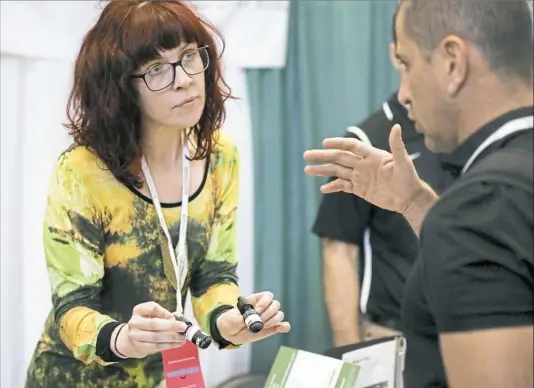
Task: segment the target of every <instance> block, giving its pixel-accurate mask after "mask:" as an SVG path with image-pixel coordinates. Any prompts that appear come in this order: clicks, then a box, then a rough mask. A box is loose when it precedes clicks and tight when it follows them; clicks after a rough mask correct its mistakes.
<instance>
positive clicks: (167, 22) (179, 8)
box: [122, 2, 202, 68]
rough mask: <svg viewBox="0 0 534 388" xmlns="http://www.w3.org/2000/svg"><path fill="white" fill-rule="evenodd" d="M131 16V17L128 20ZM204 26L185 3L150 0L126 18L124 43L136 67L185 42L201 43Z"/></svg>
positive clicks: (127, 54) (126, 52) (125, 49)
mask: <svg viewBox="0 0 534 388" xmlns="http://www.w3.org/2000/svg"><path fill="white" fill-rule="evenodd" d="M128 19H129V20H128ZM201 28H202V27H201V25H200V23H199V21H198V20H197V18H196V16H195V15H194V14H193V12H192V11H191V10H189V9H186V8H185V7H184V6H183V5H178V4H176V5H174V4H173V5H169V4H158V3H157V2H154V3H148V4H146V5H144V6H141V7H138V8H137V9H134V10H132V13H131V15H130V17H129V18H127V20H125V26H124V31H128V32H127V33H124V35H123V37H122V43H123V44H122V45H123V49H124V51H125V54H126V56H127V57H129V58H130V59H131V60H132V61H133V65H134V67H135V68H138V67H140V66H142V65H143V64H145V63H147V62H149V61H152V60H154V59H156V58H158V57H159V56H160V53H161V51H165V50H172V49H174V48H176V47H178V46H180V45H182V44H189V43H199V40H200V36H199V30H200V29H201Z"/></svg>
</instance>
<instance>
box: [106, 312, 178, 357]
mask: <svg viewBox="0 0 534 388" xmlns="http://www.w3.org/2000/svg"><path fill="white" fill-rule="evenodd" d="M186 329H187V327H186V324H185V323H183V322H180V321H177V320H176V319H175V317H174V315H173V314H172V313H171V312H170V311H168V310H166V309H164V308H163V307H161V306H160V305H158V304H157V303H155V302H147V303H141V304H138V305H137V306H135V307H134V309H133V312H132V317H131V318H130V320H129V321H128V323H126V324H125V325H124V327H123V328H122V329H121V326H118V327H117V328H116V329H115V330H114V332H113V335H112V336H111V349H112V351H113V352H114V353H115V354H116V355H117V356H118V357H121V358H145V357H146V356H148V355H150V354H152V353H156V352H160V351H162V350H167V349H172V348H176V347H179V346H182V345H183V344H184V341H185V337H184V336H183V335H182V334H180V333H183V332H185V330H186ZM119 330H120V331H119ZM117 333H118V338H117V339H116V341H115V338H116V336H117ZM115 344H116V347H115Z"/></svg>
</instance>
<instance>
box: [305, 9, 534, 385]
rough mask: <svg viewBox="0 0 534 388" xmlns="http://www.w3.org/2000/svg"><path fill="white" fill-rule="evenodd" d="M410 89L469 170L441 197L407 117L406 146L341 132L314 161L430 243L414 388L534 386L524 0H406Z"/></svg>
mask: <svg viewBox="0 0 534 388" xmlns="http://www.w3.org/2000/svg"><path fill="white" fill-rule="evenodd" d="M396 31H397V38H398V44H397V56H398V58H399V60H400V62H401V64H402V69H401V74H402V77H401V88H400V91H399V100H400V101H401V102H402V103H404V104H410V106H411V111H410V113H411V115H412V117H413V119H414V120H415V122H416V128H417V129H418V130H420V131H421V132H422V133H423V134H424V135H425V144H426V145H427V147H428V148H429V149H431V150H433V151H436V152H441V153H444V154H448V156H447V161H446V163H447V165H448V167H449V168H450V169H451V170H452V171H453V172H454V173H455V174H456V176H457V177H458V178H457V180H456V181H455V182H454V184H453V185H452V186H451V187H450V188H449V189H448V190H447V191H446V192H445V193H444V194H443V195H442V198H440V199H438V197H437V195H436V193H435V192H433V191H432V190H431V189H430V188H429V187H428V185H426V184H425V183H424V182H423V181H421V180H420V178H419V177H418V176H417V173H416V171H415V168H414V166H413V163H412V162H411V160H410V158H409V156H408V153H407V152H406V149H405V146H404V144H403V142H402V138H401V129H400V127H399V126H395V127H394V128H393V129H392V131H391V134H390V147H391V151H392V153H391V154H390V153H388V152H385V151H383V150H379V149H376V148H373V147H369V146H368V145H365V144H364V143H362V142H359V141H357V140H355V139H343V138H339V139H328V140H325V142H324V146H325V147H326V148H329V149H328V150H313V151H308V152H306V153H305V159H307V160H309V161H315V162H322V163H326V164H324V165H318V166H307V167H306V169H305V170H306V172H307V173H308V174H311V175H317V176H336V177H337V178H338V179H337V180H335V181H332V182H330V183H328V184H326V185H324V186H323V187H322V191H323V192H336V191H344V192H350V193H354V194H356V195H359V196H361V197H362V198H364V199H366V200H368V201H369V202H371V203H374V204H375V205H377V206H380V207H383V208H386V209H389V210H394V211H397V212H399V213H401V214H403V215H404V217H405V219H406V220H407V221H408V222H409V223H410V225H411V226H412V228H413V229H414V231H416V232H417V233H419V231H420V247H421V254H420V257H419V258H418V260H417V262H416V263H415V265H414V270H413V271H412V273H411V275H410V278H409V280H408V282H407V284H406V288H405V294H404V298H403V306H402V322H403V332H404V334H405V335H406V338H407V355H406V364H405V367H406V369H405V380H406V387H408V388H426V387H447V386H449V385H450V386H451V387H454V388H464V387H465V388H478V387H480V388H493V387H495V388H497V387H498V388H501V387H510V388H511V387H513V388H531V387H532V386H533V384H534V377H533V368H532V365H533V361H534V360H533V341H534V336H533V332H534V325H533V324H534V295H533V289H534V257H533V256H534V254H533V249H534V246H533V238H532V232H533V229H534V220H533V212H534V203H533V196H532V194H533V186H534V178H533V163H534V151H533V142H534V137H533V129H532V127H533V126H534V118H533V113H534V107H533V100H534V99H533V95H532V93H533V86H534V85H533V69H532V47H533V39H532V37H533V30H532V19H531V16H530V12H529V8H528V5H527V3H526V2H524V1H510V2H498V1H490V0H478V1H452V0H446V1H429V0H409V1H408V0H406V1H405V0H401V4H400V6H399V13H398V18H397V22H396Z"/></svg>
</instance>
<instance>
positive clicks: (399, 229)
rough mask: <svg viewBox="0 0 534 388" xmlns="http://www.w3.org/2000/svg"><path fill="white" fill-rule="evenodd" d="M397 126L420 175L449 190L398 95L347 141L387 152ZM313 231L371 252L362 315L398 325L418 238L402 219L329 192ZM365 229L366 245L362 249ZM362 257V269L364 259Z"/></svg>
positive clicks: (447, 176)
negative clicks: (367, 286) (365, 300)
mask: <svg viewBox="0 0 534 388" xmlns="http://www.w3.org/2000/svg"><path fill="white" fill-rule="evenodd" d="M395 123H399V124H400V125H401V126H402V135H403V139H404V142H405V144H406V147H407V150H408V152H409V153H410V154H411V155H412V158H413V160H414V164H415V167H416V169H417V172H418V173H419V175H420V176H421V177H422V179H424V180H425V181H426V182H428V183H429V184H430V186H431V187H432V188H433V189H434V190H436V191H437V192H441V191H442V190H443V189H444V188H445V187H446V186H447V185H449V183H450V181H451V176H450V174H449V173H447V172H444V171H443V170H442V169H441V166H440V161H439V159H438V157H437V156H436V155H434V154H432V153H431V152H430V151H428V150H427V148H426V147H425V145H424V139H423V136H422V135H421V134H419V133H418V132H416V131H415V128H414V126H413V123H412V122H411V121H410V120H409V119H408V117H407V111H406V109H405V108H404V107H403V106H402V105H401V104H399V102H398V100H397V97H396V95H393V96H391V98H390V99H389V100H388V101H386V102H385V103H384V105H383V107H382V109H380V110H378V111H376V112H375V113H373V114H372V115H371V116H370V117H369V118H367V119H366V120H365V121H364V122H363V123H362V124H361V125H360V126H359V127H358V128H359V129H357V130H356V131H355V132H356V133H354V132H347V134H346V136H350V137H356V138H359V139H360V140H362V141H364V139H363V138H365V137H367V138H368V140H369V141H370V142H371V143H372V144H373V145H374V146H375V147H377V148H381V149H384V150H387V151H389V133H390V131H391V127H392V126H393V124H395ZM361 132H363V133H364V134H363V135H362V134H361ZM312 230H313V233H315V234H316V235H317V236H319V237H322V238H330V239H334V240H338V241H343V242H346V243H351V244H355V245H358V246H360V247H363V249H367V252H371V263H372V265H371V268H372V272H371V273H372V275H371V287H370V293H369V299H368V301H367V309H366V311H364V312H367V313H368V314H369V316H370V317H371V319H372V320H374V321H375V322H377V323H378V322H380V321H382V320H397V321H398V322H399V325H400V306H401V300H402V293H403V289H404V284H405V281H406V278H407V276H408V273H409V272H410V270H411V268H412V264H413V262H414V261H415V259H416V258H417V255H418V250H419V242H418V240H417V237H416V235H415V234H414V233H413V231H412V229H411V228H410V226H409V225H408V223H407V222H406V220H405V219H404V217H402V216H401V215H399V214H398V213H395V212H390V211H387V210H384V209H381V208H378V207H375V206H373V205H371V204H369V203H368V202H367V201H365V200H363V199H361V198H359V197H357V196H355V195H352V194H347V193H333V194H326V195H324V196H323V198H322V201H321V204H320V207H319V211H318V214H317V218H316V220H315V224H314V225H313V229H312ZM366 230H368V231H369V232H368V236H369V239H368V241H369V244H364V235H366V234H367V232H366ZM362 253H364V252H362ZM360 256H361V257H360V263H361V264H363V261H364V260H363V254H362V255H360ZM360 268H362V267H361V266H360ZM361 272H362V271H360V275H362V274H361ZM363 293H365V291H364V290H362V294H363ZM364 305H365V302H364ZM361 307H362V310H363V309H364V308H365V306H361Z"/></svg>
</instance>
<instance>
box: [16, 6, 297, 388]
mask: <svg viewBox="0 0 534 388" xmlns="http://www.w3.org/2000/svg"><path fill="white" fill-rule="evenodd" d="M214 36H218V37H219V38H220V39H221V40H222V37H221V36H220V34H219V33H218V32H217V30H216V29H215V28H214V27H213V26H211V25H210V24H209V23H207V22H206V21H204V20H202V19H200V18H199V17H198V16H197V15H196V14H195V12H194V11H193V10H192V9H191V8H189V6H188V5H186V4H184V3H182V2H179V1H157V2H149V1H144V2H141V1H124V0H123V1H111V2H109V3H108V4H107V5H106V7H105V8H104V9H103V12H102V14H101V15H100V18H99V19H98V21H97V22H96V24H95V26H94V27H93V28H92V29H91V30H90V31H89V32H88V33H87V35H86V36H85V38H84V41H83V44H82V47H81V49H80V52H79V55H78V58H77V60H76V63H75V69H74V85H73V88H72V92H71V95H70V98H69V102H68V107H67V112H68V118H69V122H68V125H67V126H68V128H69V129H70V131H71V134H72V135H73V138H74V143H73V145H72V146H71V147H70V148H69V149H67V150H66V151H65V152H64V153H62V154H61V156H60V157H59V160H58V163H57V166H56V169H55V172H54V175H53V178H52V182H51V185H50V191H49V196H48V203H47V210H46V214H45V225H44V248H45V256H46V263H47V268H48V273H49V277H50V283H51V289H52V302H53V308H52V311H51V312H50V315H49V316H48V319H47V321H46V323H45V328H44V332H43V334H42V336H41V338H40V340H39V343H38V345H37V347H36V349H35V352H34V355H33V358H32V360H31V363H30V366H29V369H28V375H27V382H26V386H27V387H47V388H49V387H54V388H60V387H68V388H72V387H87V388H90V387H117V388H118V387H156V386H158V385H160V384H162V382H163V381H164V378H165V377H164V372H163V361H162V351H166V350H169V349H175V348H179V347H184V348H185V347H186V346H189V345H190V343H189V345H188V343H186V342H184V335H183V334H181V333H184V332H185V330H186V328H187V327H186V325H185V323H184V322H181V321H179V320H177V319H175V315H174V313H176V315H178V316H179V315H182V313H183V305H184V303H185V298H186V295H187V291H188V290H190V291H191V296H192V304H193V310H194V313H195V317H196V319H197V321H198V322H199V324H200V326H201V328H202V329H203V331H204V332H207V333H209V334H210V335H211V337H212V338H213V340H214V341H215V343H216V344H217V345H218V346H219V348H232V347H235V346H239V345H242V344H246V343H249V342H252V341H256V340H260V339H263V338H266V337H269V336H271V335H273V334H276V333H282V332H287V331H289V328H290V327H289V323H288V322H285V321H284V314H283V312H282V311H281V310H280V303H279V302H277V301H276V300H274V299H273V295H272V294H271V293H270V292H260V293H257V294H254V295H251V296H250V297H249V299H250V301H251V303H252V304H253V305H254V306H255V309H256V310H257V311H258V313H259V314H260V315H261V318H262V320H263V323H264V326H263V330H262V331H260V332H259V333H252V332H250V331H249V330H247V328H246V326H245V322H244V319H243V317H242V315H241V314H240V312H239V311H238V310H237V308H236V307H235V306H236V303H237V299H238V296H239V295H240V293H239V288H238V279H237V275H236V266H237V262H238V259H237V250H236V208H237V202H238V187H239V181H238V177H239V158H238V152H237V150H236V147H235V146H234V144H233V143H232V141H231V140H230V139H229V138H228V136H227V135H225V134H224V133H223V132H221V131H219V128H220V126H221V124H222V122H223V120H224V116H225V110H224V102H225V100H226V99H227V98H229V97H230V90H229V88H228V87H227V85H226V84H225V82H224V80H223V77H222V74H221V64H220V55H219V54H218V53H217V51H216V45H215V42H214ZM186 318H187V317H186ZM189 319H191V317H189ZM184 344H185V345H184Z"/></svg>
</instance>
